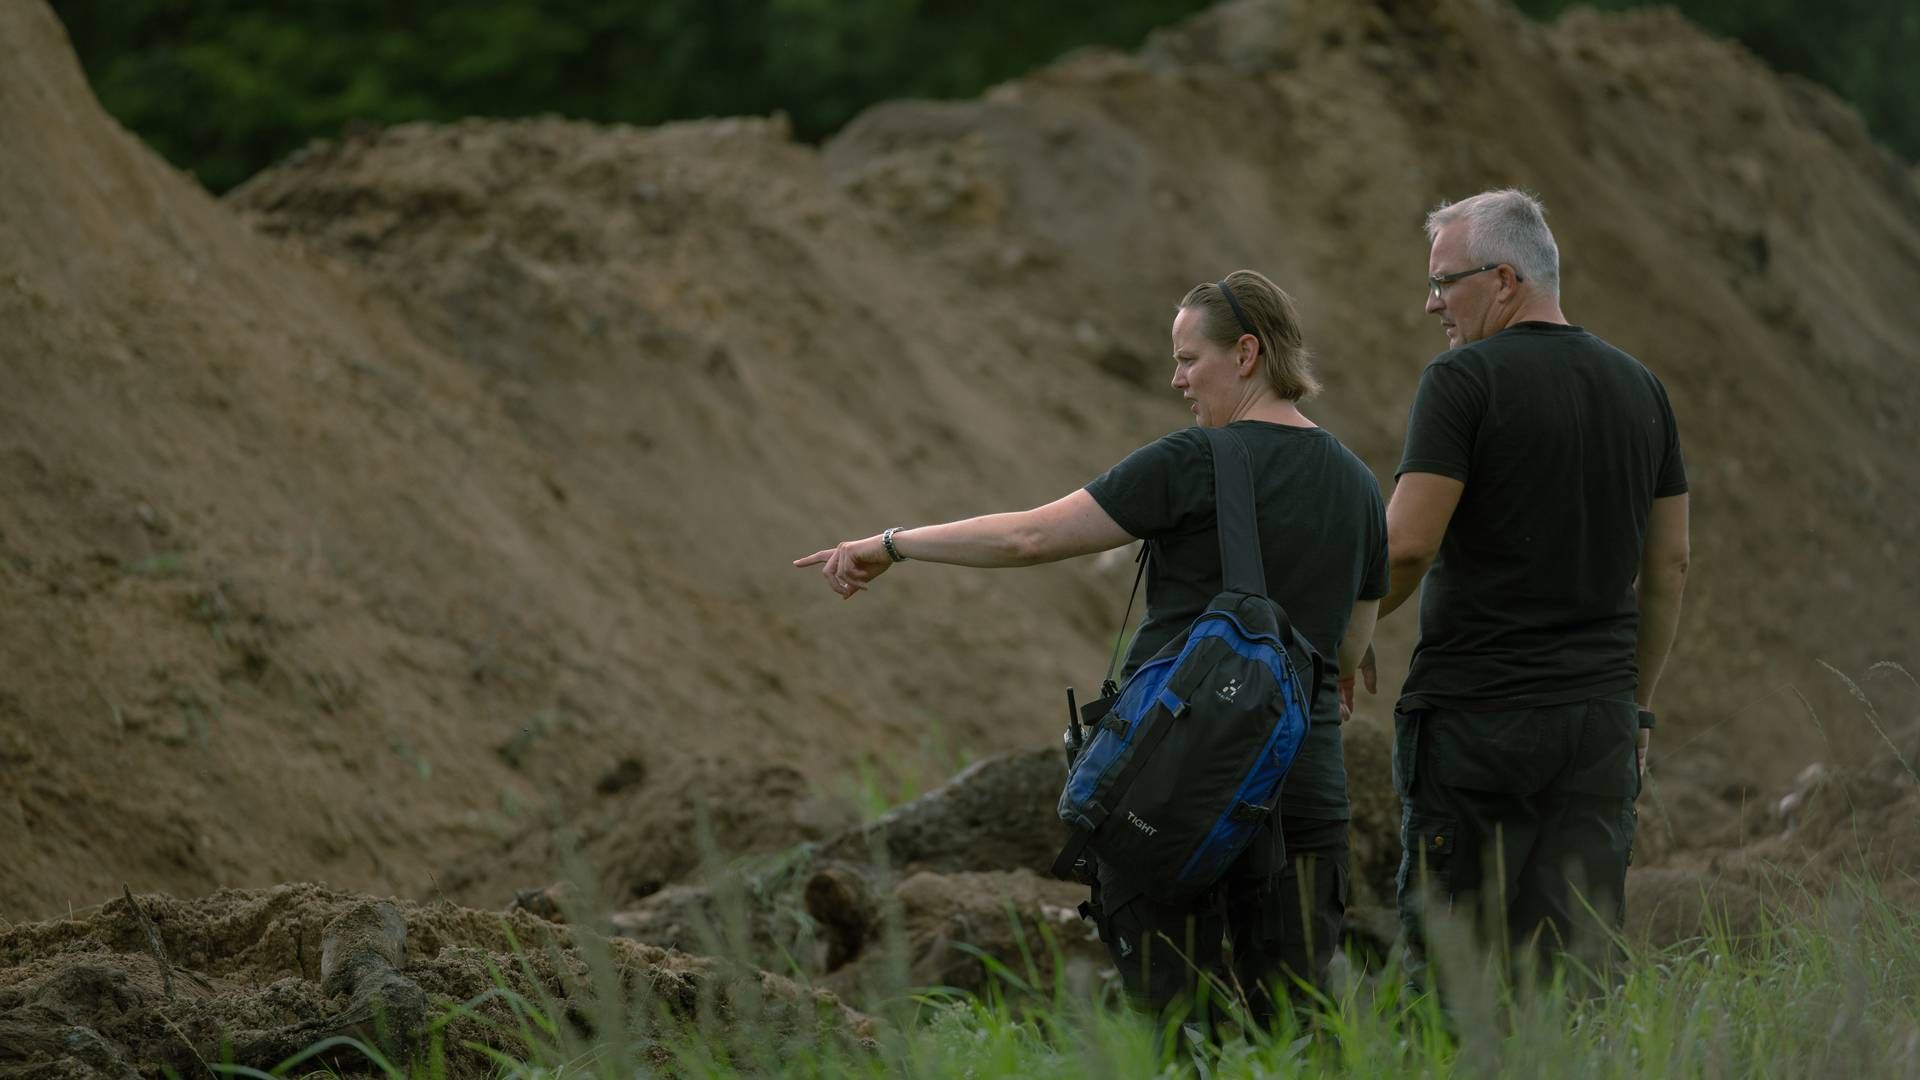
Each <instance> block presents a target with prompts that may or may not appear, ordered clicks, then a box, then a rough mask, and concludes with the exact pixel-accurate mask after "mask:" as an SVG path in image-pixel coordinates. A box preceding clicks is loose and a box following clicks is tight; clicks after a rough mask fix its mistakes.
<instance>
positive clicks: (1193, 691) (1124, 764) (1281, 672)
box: [1053, 428, 1325, 901]
mask: <svg viewBox="0 0 1920 1080" xmlns="http://www.w3.org/2000/svg"><path fill="white" fill-rule="evenodd" d="M1201 430H1202V431H1203V432H1204V433H1205V434H1206V436H1207V440H1208V442H1209V443H1210V444H1211V448H1212V451H1213V483H1214V502H1215V504H1216V507H1217V511H1216V512H1217V516H1218V529H1219V533H1220V567H1221V591H1220V593H1219V595H1217V596H1215V597H1214V598H1213V600H1212V602H1211V603H1209V604H1208V605H1207V610H1206V611H1204V612H1202V613H1201V614H1200V616H1199V617H1198V618H1196V619H1194V620H1193V623H1192V624H1191V625H1189V626H1188V627H1187V629H1186V631H1185V632H1184V633H1182V634H1180V635H1179V636H1178V637H1176V638H1174V639H1173V640H1172V641H1170V642H1168V643H1167V645H1166V646H1165V647H1164V648H1162V649H1161V650H1160V651H1159V652H1158V653H1156V654H1155V655H1154V656H1153V657H1152V658H1151V659H1149V660H1147V661H1146V662H1145V663H1143V664H1141V665H1140V667H1139V668H1137V669H1136V670H1135V671H1134V672H1133V674H1132V675H1131V676H1129V677H1128V678H1127V680H1126V682H1125V684H1124V685H1123V686H1120V687H1118V688H1117V690H1116V688H1115V687H1114V686H1113V683H1112V681H1111V680H1110V679H1109V681H1108V682H1107V684H1106V690H1107V693H1106V694H1105V695H1104V696H1103V698H1102V699H1101V701H1099V702H1096V703H1094V704H1093V705H1090V706H1088V707H1087V708H1086V709H1085V710H1080V711H1078V712H1075V711H1071V709H1070V718H1069V723H1070V727H1071V728H1072V729H1073V730H1072V731H1071V732H1070V733H1069V740H1068V741H1069V745H1070V747H1071V746H1074V745H1075V744H1079V745H1078V750H1077V753H1076V752H1071V751H1070V757H1071V758H1072V764H1071V765H1070V766H1069V768H1068V772H1067V785H1066V790H1065V791H1063V792H1061V794H1060V820H1061V821H1063V822H1065V823H1066V824H1067V826H1068V828H1069V829H1070V830H1071V832H1072V836H1071V838H1070V839H1069V840H1068V842H1067V845H1066V847H1065V848H1063V849H1062V850H1061V852H1060V856H1059V858H1058V859H1056V860H1055V862H1054V866H1053V872H1054V873H1055V874H1056V875H1057V876H1060V877H1069V876H1074V875H1075V871H1076V864H1080V863H1081V862H1082V860H1083V859H1084V857H1085V856H1086V855H1088V854H1091V855H1092V856H1094V857H1095V858H1097V859H1099V860H1100V861H1101V862H1102V863H1106V864H1108V865H1110V866H1112V867H1113V868H1115V869H1116V870H1118V871H1121V872H1123V873H1125V874H1127V875H1128V876H1129V877H1130V878H1132V879H1134V880H1139V881H1147V882H1153V883H1155V885H1154V887H1153V888H1152V889H1151V892H1152V893H1153V895H1154V896H1155V897H1156V898H1157V899H1160V900H1164V901H1178V900H1182V899H1186V898H1189V897H1192V896H1194V895H1196V894H1198V893H1200V892H1202V891H1203V890H1205V889H1207V888H1208V887H1210V886H1212V885H1213V884H1214V882H1216V881H1217V880H1219V878H1220V876H1221V875H1222V874H1224V873H1225V872H1226V869H1227V867H1228V866H1230V865H1232V863H1233V861H1234V860H1235V859H1236V858H1238V857H1239V855H1240V853H1241V852H1242V851H1244V850H1246V848H1247V845H1248V844H1249V843H1250V842H1251V841H1252V840H1253V838H1254V837H1255V835H1257V834H1258V833H1259V831H1260V830H1261V829H1262V828H1263V827H1265V826H1266V825H1267V824H1268V822H1269V819H1270V818H1272V817H1273V816H1274V814H1275V813H1276V812H1277V809H1278V805H1279V799H1280V787H1281V783H1282V781H1284V780H1285V779H1286V775H1287V770H1288V768H1290V767H1291V766H1292V765H1293V759H1294V756H1295V755H1297V754H1298V753H1299V752H1300V745H1301V743H1302V742H1303V741H1304V740H1305V739H1306V736H1307V725H1308V724H1309V722H1310V714H1311V711H1312V707H1313V699H1312V697H1311V694H1312V692H1313V688H1314V687H1317V686H1318V685H1319V684H1320V673H1321V668H1322V666H1323V664H1324V663H1325V661H1324V660H1322V658H1321V657H1320V654H1319V653H1318V652H1316V651H1315V650H1314V648H1313V646H1312V645H1311V644H1309V643H1308V642H1307V640H1306V638H1305V637H1304V636H1302V635H1301V634H1300V632H1299V631H1298V630H1296V629H1294V626H1293V623H1292V621H1291V620H1289V619H1288V618H1287V613H1286V611H1285V610H1284V609H1282V608H1281V606H1280V605H1279V604H1278V603H1275V602H1274V601H1273V600H1272V599H1271V598H1270V597H1268V596H1267V594H1266V593H1267V585H1266V572H1265V570H1264V569H1263V567H1262V563H1261V558H1260V535H1259V526H1258V523H1257V520H1256V517H1255V513H1254V493H1253V473H1252V467H1251V464H1250V462H1249V460H1248V456H1247V450H1246V447H1245V445H1244V444H1242V443H1241V441H1240V439H1239V437H1238V436H1237V435H1235V434H1234V433H1233V432H1230V431H1228V430H1226V429H1225V428H1202V429H1201ZM1143 557H1146V556H1144V555H1143ZM1137 584H1138V582H1137V581H1136V585H1137ZM1129 606H1131V605H1129ZM1296 657H1298V658H1300V660H1301V661H1302V662H1304V663H1307V664H1310V665H1311V666H1312V668H1313V680H1312V681H1311V682H1303V681H1302V680H1301V678H1300V677H1299V673H1298V671H1297V669H1296V667H1295V658H1296ZM1068 693H1069V695H1071V693H1072V692H1071V691H1069V692H1068ZM1082 714H1085V718H1086V720H1087V721H1088V722H1089V723H1090V724H1091V725H1092V728H1091V737H1090V738H1086V739H1082V738H1079V737H1077V736H1078V731H1079V722H1080V719H1081V716H1082Z"/></svg>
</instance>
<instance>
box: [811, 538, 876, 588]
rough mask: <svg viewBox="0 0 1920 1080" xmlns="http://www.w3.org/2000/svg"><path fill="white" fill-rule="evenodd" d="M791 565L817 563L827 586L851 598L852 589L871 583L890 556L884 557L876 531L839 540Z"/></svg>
mask: <svg viewBox="0 0 1920 1080" xmlns="http://www.w3.org/2000/svg"><path fill="white" fill-rule="evenodd" d="M793 565H795V566H802V567H804V566H815V565H818V566H819V567H820V576H821V577H823V578H825V579H826V581H827V587H828V588H830V589H832V590H833V591H834V592H837V593H839V594H840V599H842V600H851V599H853V596H854V594H855V593H857V592H859V591H860V590H862V589H864V588H866V587H867V586H869V585H871V584H873V579H874V578H877V577H879V576H880V575H881V574H884V573H886V572H887V567H889V566H892V565H893V560H892V559H890V558H888V557H887V549H886V547H885V546H884V545H882V544H881V543H880V537H879V536H877V535H876V536H869V537H867V538H866V539H864V540H842V541H841V542H840V543H839V544H836V545H835V546H833V547H831V548H826V549H823V550H821V551H816V552H814V553H813V554H811V555H808V556H807V557H806V558H803V559H795V560H793Z"/></svg>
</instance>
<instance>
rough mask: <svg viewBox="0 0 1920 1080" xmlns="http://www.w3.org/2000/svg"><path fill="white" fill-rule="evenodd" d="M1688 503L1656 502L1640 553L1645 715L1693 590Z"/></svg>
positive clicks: (1672, 498) (1639, 653)
mask: <svg viewBox="0 0 1920 1080" xmlns="http://www.w3.org/2000/svg"><path fill="white" fill-rule="evenodd" d="M1687 517H1688V513H1687V497H1686V496H1685V495H1684V494H1683V495H1669V496H1667V497H1666V498H1664V499H1655V500H1653V511H1652V513H1650V514H1648V515H1647V541H1646V545H1645V546H1644V547H1643V548H1642V550H1641V553H1640V579H1639V581H1637V582H1636V583H1635V584H1634V593H1635V596H1636V597H1637V599H1638V600H1639V604H1640V635H1639V638H1638V640H1637V641H1636V642H1635V643H1634V654H1635V659H1637V660H1638V661H1639V664H1640V685H1639V688H1638V689H1637V690H1636V691H1635V693H1634V698H1635V700H1637V701H1638V702H1639V703H1640V707H1641V708H1643V709H1651V708H1653V691H1654V687H1655V686H1657V685H1659V682H1660V672H1661V670H1662V669H1664V668H1665V667H1666V666H1667V654H1668V653H1670V652H1672V651H1673V639H1674V636H1675V634H1676V633H1677V632H1678V630H1679V628H1680V594H1681V593H1682V592H1684V591H1685V590H1686V587H1687V560H1688V557H1689V551H1690V549H1691V544H1690V542H1689V539H1688V526H1687ZM1649 735H1650V732H1649V731H1648V730H1647V729H1645V728H1642V729H1641V730H1640V769H1641V771H1642V772H1644V771H1646V767H1647V745H1648V743H1649V742H1650V741H1651V740H1650V738H1649Z"/></svg>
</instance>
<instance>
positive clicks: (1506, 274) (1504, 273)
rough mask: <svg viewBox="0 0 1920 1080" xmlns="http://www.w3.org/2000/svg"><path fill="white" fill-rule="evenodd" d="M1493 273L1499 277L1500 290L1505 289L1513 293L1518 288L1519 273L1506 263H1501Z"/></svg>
mask: <svg viewBox="0 0 1920 1080" xmlns="http://www.w3.org/2000/svg"><path fill="white" fill-rule="evenodd" d="M1494 273H1496V274H1499V275H1500V287H1501V288H1503V289H1506V290H1507V291H1508V292H1513V291H1515V290H1517V289H1519V288H1520V271H1518V270H1515V269H1514V268H1513V267H1511V266H1508V265H1507V264H1506V263H1501V264H1500V265H1499V266H1498V267H1497V268H1496V269H1495V270H1494Z"/></svg>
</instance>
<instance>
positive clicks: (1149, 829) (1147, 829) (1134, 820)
mask: <svg viewBox="0 0 1920 1080" xmlns="http://www.w3.org/2000/svg"><path fill="white" fill-rule="evenodd" d="M1127 821H1128V822H1130V823H1131V824H1132V825H1133V827H1134V828H1136V829H1139V830H1140V831H1141V832H1143V833H1146V834H1147V835H1148V836H1152V835H1153V834H1154V833H1157V832H1159V831H1160V830H1159V829H1158V828H1156V827H1155V826H1152V825H1149V824H1147V823H1146V822H1144V821H1141V820H1140V818H1139V817H1138V816H1136V815H1135V814H1134V812H1133V811H1131V810H1129V811H1127Z"/></svg>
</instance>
